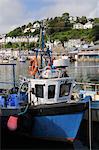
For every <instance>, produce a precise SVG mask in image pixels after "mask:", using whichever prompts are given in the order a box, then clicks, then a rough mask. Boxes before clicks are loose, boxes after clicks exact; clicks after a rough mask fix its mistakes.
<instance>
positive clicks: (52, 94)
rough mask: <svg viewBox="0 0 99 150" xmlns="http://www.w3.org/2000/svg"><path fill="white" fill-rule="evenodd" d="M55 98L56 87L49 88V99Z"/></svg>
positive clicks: (50, 86)
mask: <svg viewBox="0 0 99 150" xmlns="http://www.w3.org/2000/svg"><path fill="white" fill-rule="evenodd" d="M54 97H55V85H49V86H48V99H50V98H54Z"/></svg>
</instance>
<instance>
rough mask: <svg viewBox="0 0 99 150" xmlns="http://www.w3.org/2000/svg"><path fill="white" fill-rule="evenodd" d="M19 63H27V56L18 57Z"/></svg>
mask: <svg viewBox="0 0 99 150" xmlns="http://www.w3.org/2000/svg"><path fill="white" fill-rule="evenodd" d="M18 61H19V62H25V61H26V56H23V55H22V56H19V57H18Z"/></svg>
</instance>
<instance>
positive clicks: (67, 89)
mask: <svg viewBox="0 0 99 150" xmlns="http://www.w3.org/2000/svg"><path fill="white" fill-rule="evenodd" d="M73 84H74V80H73V79H72V78H70V77H65V78H52V79H30V82H29V94H28V99H29V103H31V105H40V104H51V103H59V102H65V101H66V102H70V100H71V94H72V88H73Z"/></svg>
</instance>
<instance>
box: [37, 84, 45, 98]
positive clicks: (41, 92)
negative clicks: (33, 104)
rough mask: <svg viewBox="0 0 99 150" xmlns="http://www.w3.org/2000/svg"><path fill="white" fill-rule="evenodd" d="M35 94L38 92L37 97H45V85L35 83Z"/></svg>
mask: <svg viewBox="0 0 99 150" xmlns="http://www.w3.org/2000/svg"><path fill="white" fill-rule="evenodd" d="M35 94H36V97H39V98H44V85H39V84H36V85H35Z"/></svg>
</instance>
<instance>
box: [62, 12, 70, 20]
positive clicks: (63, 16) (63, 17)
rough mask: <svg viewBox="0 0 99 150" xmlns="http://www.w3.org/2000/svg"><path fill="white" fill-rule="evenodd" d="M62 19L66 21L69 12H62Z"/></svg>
mask: <svg viewBox="0 0 99 150" xmlns="http://www.w3.org/2000/svg"><path fill="white" fill-rule="evenodd" d="M62 19H64V20H65V21H68V20H69V13H67V12H66V13H63V14H62Z"/></svg>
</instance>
